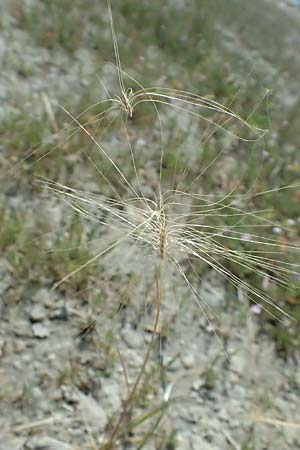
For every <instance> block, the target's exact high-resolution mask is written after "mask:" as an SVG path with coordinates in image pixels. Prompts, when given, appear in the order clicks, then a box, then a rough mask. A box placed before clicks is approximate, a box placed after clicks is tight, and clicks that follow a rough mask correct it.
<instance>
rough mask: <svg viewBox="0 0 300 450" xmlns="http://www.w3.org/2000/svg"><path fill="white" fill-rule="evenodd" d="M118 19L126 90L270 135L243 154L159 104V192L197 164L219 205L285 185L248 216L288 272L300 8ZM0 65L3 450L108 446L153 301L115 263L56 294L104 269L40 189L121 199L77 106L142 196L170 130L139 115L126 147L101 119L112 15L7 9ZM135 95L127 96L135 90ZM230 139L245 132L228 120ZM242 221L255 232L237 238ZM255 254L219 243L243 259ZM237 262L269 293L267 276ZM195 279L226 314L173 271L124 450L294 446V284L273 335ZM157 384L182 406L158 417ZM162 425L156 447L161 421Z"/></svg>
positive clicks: (217, 282) (296, 193)
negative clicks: (150, 92)
mask: <svg viewBox="0 0 300 450" xmlns="http://www.w3.org/2000/svg"><path fill="white" fill-rule="evenodd" d="M112 10H113V20H114V26H115V31H116V36H117V41H118V45H119V51H120V57H121V64H122V68H123V70H124V71H126V73H128V74H129V75H130V77H133V78H134V79H136V80H137V81H138V83H140V84H141V85H142V86H145V87H147V86H149V87H150V86H163V87H168V88H172V89H179V90H185V91H189V92H193V93H197V94H199V95H203V96H208V97H209V98H210V99H212V100H215V101H218V102H220V103H222V104H224V105H228V106H230V108H231V109H232V110H234V111H235V112H236V113H237V114H240V115H241V116H242V117H243V118H244V119H249V121H250V123H251V124H252V125H253V126H255V127H258V128H261V129H269V132H268V133H267V135H266V136H265V138H264V139H262V140H259V141H257V142H251V143H246V142H243V141H241V140H239V139H236V138H235V137H233V136H232V135H231V134H229V133H226V132H222V131H217V132H212V133H211V132H210V130H209V132H207V131H206V130H207V127H208V125H207V123H205V121H200V120H194V118H193V117H191V115H188V114H185V113H181V112H180V111H178V110H177V111H176V110H175V109H172V108H169V109H168V108H165V109H164V108H162V109H161V110H160V114H161V120H162V123H163V126H164V160H163V168H164V181H165V184H166V186H167V185H168V186H169V187H170V186H171V185H172V182H173V181H174V173H175V172H176V171H179V170H181V171H184V170H185V169H186V168H188V170H187V172H188V176H187V177H186V178H185V179H184V181H183V183H186V184H183V186H182V188H184V187H186V188H187V187H188V186H189V185H190V184H191V182H192V180H194V179H195V178H196V177H197V174H198V173H199V171H200V170H202V168H204V167H205V168H207V169H206V170H205V176H203V177H202V178H201V180H200V181H199V183H198V184H197V191H196V192H197V193H198V194H199V193H203V194H211V193H213V194H216V195H217V194H220V193H221V194H224V195H226V193H227V192H230V191H231V190H232V189H233V188H234V186H235V184H236V183H238V187H237V188H234V192H235V194H236V195H239V194H245V193H247V192H248V191H249V190H250V189H251V192H254V193H257V194H259V193H260V192H265V191H269V190H273V189H274V190H275V192H274V194H272V195H257V196H256V197H254V198H253V199H250V201H249V204H247V205H243V206H244V208H250V209H251V210H255V211H262V210H264V211H266V213H265V215H264V218H265V219H266V220H268V221H269V223H270V227H268V228H267V229H263V230H262V232H261V233H262V235H261V236H262V237H265V238H268V237H271V238H272V239H275V240H276V239H278V245H279V247H280V246H281V251H282V256H283V258H285V257H287V258H288V259H287V260H288V261H289V262H294V263H295V264H299V252H298V253H296V255H294V256H293V258H294V259H293V260H291V259H290V258H291V257H290V256H289V255H287V256H285V246H287V245H295V246H297V245H298V244H299V236H300V210H299V204H300V203H299V202H300V189H299V188H298V187H294V188H290V189H280V188H282V187H286V186H290V185H295V186H297V184H300V156H299V150H300V149H299V112H300V94H299V73H300V55H299V52H298V49H299V48H300V34H299V27H300V5H299V2H298V1H296V0H293V1H291V0H286V1H284V0H282V1H279V0H263V1H262V0H260V1H258V0H257V1H256V0H253V1H251V2H250V1H246V0H230V1H224V0H223V1H222V0H214V1H209V0H186V1H184V0H172V1H171V0H166V1H164V2H161V1H158V0H152V1H151V2H150V1H146V0H141V1H135V0H113V1H112ZM0 61H1V74H0V99H1V103H0V180H1V190H0V211H1V216H0V275H1V276H0V301H1V303H0V311H1V316H0V358H1V367H0V411H2V413H1V412H0V421H1V429H2V431H0V449H1V450H8V449H9V450H15V449H16V450H17V449H30V450H34V449H38V448H40V447H41V446H45V448H47V449H48V448H49V449H52V448H56V449H58V450H60V449H61V450H63V449H65V450H66V449H68V448H70V449H71V448H87V449H89V448H91V449H94V448H99V445H100V444H99V442H101V439H103V434H104V431H105V430H109V427H110V425H111V423H112V421H113V419H114V417H115V416H116V415H117V412H118V410H119V409H120V407H121V399H122V398H124V392H125V383H124V376H123V372H122V366H123V364H125V366H127V364H128V371H129V374H130V379H133V378H134V375H135V374H136V373H137V371H138V368H139V366H140V364H141V361H142V357H143V354H144V352H145V349H146V345H147V342H149V335H148V334H147V332H146V331H145V326H144V325H143V326H141V325H140V316H141V315H145V313H144V309H145V303H147V301H146V300H144V299H145V297H147V295H148V296H149V297H151V293H150V292H151V288H150V287H149V286H148V285H147V283H146V284H145V285H144V286H143V287H142V288H137V287H136V284H137V275H135V268H134V266H133V267H132V266H131V265H130V257H129V262H128V260H127V259H126V257H124V259H121V260H120V261H116V260H115V259H113V258H112V259H111V260H110V261H105V260H103V261H99V263H97V264H95V265H92V264H91V265H88V266H87V267H86V269H85V270H82V271H80V272H79V273H78V274H76V276H74V277H72V278H70V279H69V280H67V282H66V283H63V284H62V285H60V286H59V289H57V290H56V292H55V293H54V292H53V290H52V289H51V288H52V287H53V285H55V283H57V282H59V281H60V280H61V279H62V278H63V277H65V276H66V275H67V274H69V273H70V272H72V271H74V270H76V268H77V267H79V266H80V265H83V264H85V263H86V262H87V261H89V259H90V258H91V257H93V255H94V246H95V245H97V244H95V241H94V239H99V238H101V232H100V231H99V225H98V224H97V223H91V222H90V221H89V220H86V219H85V218H79V219H78V217H75V215H74V211H73V210H72V208H68V206H67V205H66V204H65V203H64V202H62V201H61V200H60V199H57V198H56V197H55V196H54V195H52V194H51V193H49V192H48V191H47V190H45V189H44V188H43V186H41V184H40V183H39V182H38V179H39V177H46V178H49V179H50V180H54V181H58V182H60V183H63V184H66V185H68V186H71V187H73V188H76V189H81V190H84V191H87V192H92V193H95V194H101V195H106V196H112V195H113V194H112V191H111V186H115V187H117V189H118V191H119V192H120V193H121V195H126V193H125V192H123V191H122V186H119V185H118V177H117V174H116V173H114V171H113V170H112V169H111V167H110V165H108V164H107V160H105V158H103V155H101V154H100V153H99V151H98V150H97V148H94V147H95V146H93V145H92V142H91V140H90V138H89V137H88V136H87V135H86V133H84V132H82V130H80V129H79V127H76V124H74V122H72V120H71V118H70V115H69V114H68V113H67V112H66V111H68V112H69V113H70V114H71V115H73V116H76V117H77V116H78V115H79V114H80V121H82V122H83V123H85V124H87V125H86V126H87V129H88V131H89V132H91V133H92V134H93V135H95V136H97V139H98V137H99V141H100V142H101V144H102V143H103V145H104V148H105V149H109V152H111V153H110V154H112V155H113V158H114V160H115V161H117V163H118V165H119V166H120V167H122V171H123V173H124V174H125V176H126V178H127V179H128V180H129V181H130V182H132V183H134V182H135V173H134V170H133V167H132V159H131V158H130V157H128V155H129V153H128V142H127V139H129V140H130V143H131V144H132V146H133V148H134V151H135V152H136V154H137V155H138V157H137V164H138V171H139V175H140V177H141V179H142V181H143V184H144V185H145V195H147V186H148V187H149V186H151V183H153V184H155V182H157V178H158V168H159V166H158V162H159V154H160V150H161V147H160V129H159V123H158V121H157V116H156V114H154V112H153V110H152V109H151V108H148V107H147V106H145V107H141V108H140V110H139V111H137V113H136V114H135V115H134V117H133V120H131V121H129V123H128V128H127V130H126V133H128V135H127V134H126V136H125V133H124V129H123V128H122V127H120V120H118V119H116V120H113V121H110V119H109V118H105V120H103V121H101V122H99V121H97V117H98V116H97V115H99V114H101V113H103V104H98V102H100V101H101V100H103V99H105V98H106V97H107V90H108V91H109V93H112V95H118V89H119V87H118V76H117V71H116V69H115V67H114V64H115V56H114V48H113V42H112V35H111V27H110V20H109V14H108V8H107V3H106V1H105V0H86V1H84V2H82V1H81V0H41V1H38V0H23V1H18V0H2V1H1V4H0ZM112 63H113V64H112ZM99 80H100V81H99ZM125 83H126V86H132V82H131V80H130V79H129V78H126V77H125ZM59 105H61V106H63V109H62V108H61V107H60V106H59ZM92 105H94V106H92ZM228 129H229V130H230V131H231V132H232V133H237V134H238V133H239V129H238V128H236V126H235V125H232V128H228ZM245 137H247V136H245ZM124 149H126V151H124ZM220 152H222V154H221V157H219V156H218V155H219V153H220ZM214 161H215V162H214ZM105 164H106V166H105ZM97 167H101V170H102V171H103V170H104V172H105V174H106V175H107V177H108V182H106V183H103V180H102V181H101V180H100V179H99V173H98V172H97ZM241 174H243V175H242V179H241ZM101 183H102V184H101ZM149 189H150V188H149ZM150 191H151V189H150ZM250 209H249V210H250ZM75 219H76V220H75ZM218 220H219V219H218ZM222 220H223V221H225V222H226V225H228V226H229V225H231V222H230V220H231V219H230V218H226V217H225V218H224V217H223V218H222ZM215 225H216V226H220V223H219V222H218V221H217V222H216V223H215ZM251 225H252V223H251V220H250V219H249V221H247V220H246V221H245V226H244V230H243V232H244V235H245V236H246V235H247V233H248V232H249V233H251V228H250V227H251ZM224 226H225V225H224ZM245 240H246V239H245ZM96 243H97V241H96ZM244 245H245V244H244V243H241V242H236V241H235V240H233V241H232V242H228V246H229V248H232V249H239V248H240V249H244ZM255 250H258V248H255ZM226 264H227V266H226V267H227V268H228V269H230V270H232V271H233V273H234V274H235V275H236V276H237V277H239V278H240V279H241V280H246V281H247V282H248V283H250V284H251V285H253V286H254V287H258V288H263V289H265V290H266V291H268V289H269V287H268V279H261V277H260V278H259V277H258V276H257V273H253V272H252V271H251V270H249V269H247V268H241V267H238V268H237V267H234V266H231V265H230V263H229V262H227V263H226ZM124 266H126V270H124ZM128 267H129V268H128ZM197 270H199V271H200V273H201V279H195V280H193V281H194V282H195V285H196V288H197V289H200V290H201V292H202V295H203V296H204V297H205V299H206V301H207V303H208V305H210V306H211V307H213V308H215V310H216V311H217V313H218V314H217V317H216V316H214V315H212V317H209V321H208V320H207V318H206V316H203V314H202V315H201V310H199V308H198V307H197V305H195V304H192V305H191V302H190V303H189V301H188V299H187V298H188V296H189V293H188V291H187V289H186V288H184V287H183V286H181V283H180V282H178V279H176V276H175V278H174V280H171V281H170V284H171V285H172V286H171V287H170V290H172V289H173V290H174V292H175V294H174V299H175V301H177V300H178V303H179V304H180V305H181V306H182V305H183V306H182V307H180V308H179V307H178V309H176V308H175V309H176V312H174V314H173V315H172V314H169V315H168V316H167V317H168V319H167V322H168V329H169V331H168V333H170V336H171V339H170V340H169V339H168V337H169V334H168V335H167V337H165V338H164V339H165V340H164V341H163V342H164V345H165V346H164V347H163V352H164V353H163V355H164V368H163V369H162V368H161V367H159V363H158V359H157V358H156V359H155V357H154V358H153V361H152V362H151V364H150V367H149V370H148V371H147V374H146V377H145V381H144V383H143V386H142V389H141V391H140V392H139V397H138V400H137V405H136V411H134V412H133V418H134V419H135V422H133V423H134V425H132V426H131V428H130V427H129V429H128V430H127V434H126V435H125V434H124V439H123V440H120V443H119V447H118V448H130V449H131V448H132V449H137V448H146V449H149V450H151V449H165V450H167V449H168V450H170V449H187V450H189V449H195V450H199V449H201V450H202V449H208V450H212V449H240V450H254V449H255V450H256V449H264V448H272V449H277V448H278V449H280V450H282V449H289V450H290V449H293V448H295V449H296V448H300V438H299V426H300V416H299V414H298V407H299V398H298V396H299V394H300V376H299V362H300V361H299V336H298V335H299V322H297V320H298V319H299V313H300V290H299V288H297V283H298V285H299V279H297V278H295V277H294V279H293V280H292V281H293V283H294V284H292V283H291V285H290V288H288V289H287V288H284V289H283V288H282V287H276V288H272V290H271V291H270V292H268V294H270V295H271V296H272V298H274V302H275V303H276V305H278V306H280V307H281V308H283V309H284V310H286V311H287V312H288V313H289V314H290V315H291V316H293V317H294V318H296V322H295V323H294V324H293V323H292V322H290V321H284V320H283V323H281V322H280V321H278V320H274V319H273V317H272V316H270V315H268V314H265V313H264V312H263V311H262V310H261V309H260V308H258V309H255V308H254V305H246V306H245V305H243V304H242V302H239V299H238V293H237V292H236V290H235V289H234V288H233V287H232V286H230V284H229V283H226V282H225V281H224V280H223V279H220V277H219V276H218V275H216V273H213V272H212V271H211V270H208V269H207V267H205V265H204V266H203V267H202V266H201V265H200V264H199V267H197ZM100 279H101V283H99V280H100ZM147 282H148V281H147ZM270 289H271V288H270ZM141 297H142V298H143V300H142V304H143V305H142V306H140V307H138V306H137V304H138V302H139V301H140V298H141ZM185 299H187V302H185ZM150 300H151V299H150ZM150 300H149V301H150ZM186 303H187V304H188V306H187V305H186ZM120 305H121V306H120ZM131 306H132V307H131ZM171 310H172V308H171ZM172 311H174V310H172ZM191 323H195V326H194V328H193V327H190V324H191ZM191 328H193V329H191ZM148 331H149V330H148ZM215 332H216V333H217V335H218V336H219V338H217V337H216V336H215ZM170 341H171V342H170ZM219 341H221V346H220V343H219ZM224 350H226V352H227V353H228V354H229V356H230V358H229V359H228V358H227V356H226V354H225V351H224ZM120 354H121V355H122V357H120ZM162 372H163V373H164V377H162V376H161V373H162ZM161 378H164V380H163V382H162V380H161ZM120 380H121V381H120ZM164 384H167V385H168V386H171V387H172V389H174V398H177V397H178V398H179V397H180V401H176V402H174V405H173V404H172V408H170V410H169V409H166V411H165V409H164V408H165V404H164V403H162V396H163V393H164V392H165V386H164ZM177 386H178V387H177ZM176 389H177V390H176ZM187 400H188V401H187ZM191 400H192V401H191ZM155 408H156V410H157V411H158V413H153V414H150V416H149V418H148V416H147V417H146V418H145V419H144V418H143V417H144V415H145V414H146V411H147V413H148V414H149V411H153V410H154V409H155ZM4 411H5V414H4V413H3V412H4ZM162 411H163V415H162V421H163V424H164V430H165V431H164V433H162V432H161V430H160V429H159V428H156V427H155V426H154V424H153V423H152V422H151V421H152V420H154V422H155V420H156V418H157V414H160V413H162ZM297 414H298V416H297ZM140 417H142V418H143V420H142V419H141V420H137V418H140ZM131 419H132V418H131ZM276 420H277V422H276ZM290 422H293V424H291V423H290ZM291 425H293V426H291ZM149 430H150V431H151V432H150V437H149V440H148V439H147V441H145V445H144V446H143V447H141V445H142V442H143V439H145V436H146V435H147V433H149ZM1 435H2V436H1ZM26 442H27V444H26ZM55 445H56V447H55ZM43 448H44V447H43Z"/></svg>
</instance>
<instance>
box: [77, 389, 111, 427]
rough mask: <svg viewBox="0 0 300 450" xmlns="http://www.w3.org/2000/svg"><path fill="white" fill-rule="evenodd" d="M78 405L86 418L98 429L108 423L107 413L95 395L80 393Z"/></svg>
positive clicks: (89, 423)
mask: <svg viewBox="0 0 300 450" xmlns="http://www.w3.org/2000/svg"><path fill="white" fill-rule="evenodd" d="M78 406H79V410H80V412H81V414H82V415H83V417H84V420H85V421H86V422H87V423H88V425H89V426H92V427H95V428H97V429H98V430H103V429H104V427H105V425H106V423H107V416H106V413H105V411H104V409H103V408H101V406H100V404H99V403H98V402H97V401H96V400H95V399H94V398H93V397H91V396H88V395H84V394H82V393H80V395H79V405H78Z"/></svg>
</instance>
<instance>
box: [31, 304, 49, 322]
mask: <svg viewBox="0 0 300 450" xmlns="http://www.w3.org/2000/svg"><path fill="white" fill-rule="evenodd" d="M29 316H30V320H31V322H41V321H42V320H44V319H45V318H46V317H47V310H46V308H44V306H43V305H34V306H33V307H32V308H31V310H30V312H29Z"/></svg>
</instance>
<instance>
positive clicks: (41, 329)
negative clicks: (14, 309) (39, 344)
mask: <svg viewBox="0 0 300 450" xmlns="http://www.w3.org/2000/svg"><path fill="white" fill-rule="evenodd" d="M32 332H33V335H34V336H35V337H37V338H40V339H45V338H47V337H48V336H49V334H50V331H49V328H47V327H45V325H42V324H41V323H35V324H33V325H32Z"/></svg>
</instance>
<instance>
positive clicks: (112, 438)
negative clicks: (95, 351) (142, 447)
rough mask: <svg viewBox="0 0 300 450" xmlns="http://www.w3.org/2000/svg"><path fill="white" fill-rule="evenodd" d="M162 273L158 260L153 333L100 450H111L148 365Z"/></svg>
mask: <svg viewBox="0 0 300 450" xmlns="http://www.w3.org/2000/svg"><path fill="white" fill-rule="evenodd" d="M162 273H163V260H162V259H160V261H159V266H158V267H157V269H156V273H155V285H156V315H155V321H154V326H153V332H152V336H151V340H150V343H149V345H148V348H147V351H146V354H145V357H144V360H143V364H142V366H141V369H140V371H139V373H138V376H137V378H136V380H135V382H134V385H133V387H132V388H131V390H130V392H129V394H128V397H127V399H126V401H125V404H124V406H123V410H122V412H121V414H120V416H119V419H118V421H117V423H116V425H115V426H114V428H113V430H112V432H111V434H110V436H109V439H108V441H107V442H105V444H104V445H103V446H102V447H101V450H110V449H111V448H112V445H113V443H114V441H115V440H116V439H117V437H118V435H119V433H120V430H121V428H122V425H123V422H124V420H125V418H126V416H127V414H128V412H129V411H130V408H131V406H132V403H133V401H134V398H135V396H136V393H137V390H138V387H139V385H140V382H141V379H142V377H143V375H144V373H145V370H146V366H147V364H148V361H149V358H150V354H151V351H152V349H153V345H154V340H155V336H156V334H157V332H158V324H159V319H160V311H161V301H162Z"/></svg>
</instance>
